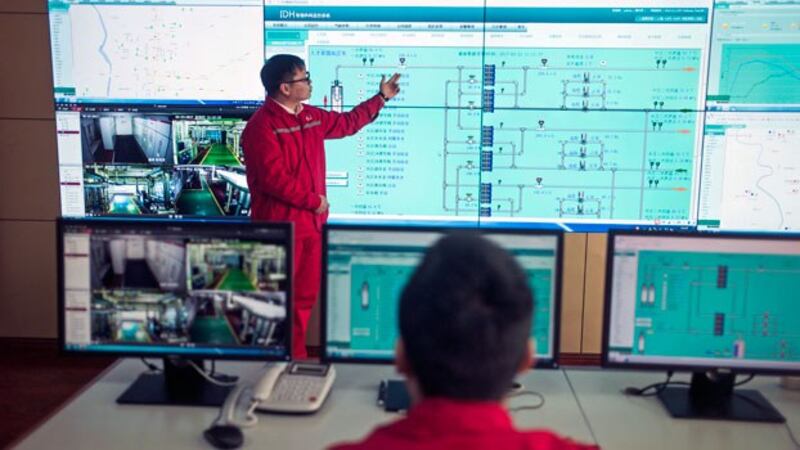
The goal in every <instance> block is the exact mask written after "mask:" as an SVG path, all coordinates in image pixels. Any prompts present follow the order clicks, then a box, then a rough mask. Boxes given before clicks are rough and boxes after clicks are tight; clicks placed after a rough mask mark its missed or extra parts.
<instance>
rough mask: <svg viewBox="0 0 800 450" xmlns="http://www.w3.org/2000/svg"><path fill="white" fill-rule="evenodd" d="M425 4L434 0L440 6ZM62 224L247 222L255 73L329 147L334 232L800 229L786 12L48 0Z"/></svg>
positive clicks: (747, 7) (751, 6) (793, 75)
mask: <svg viewBox="0 0 800 450" xmlns="http://www.w3.org/2000/svg"><path fill="white" fill-rule="evenodd" d="M442 3H443V5H442ZM49 6H50V24H51V39H52V52H53V53H52V57H53V68H54V83H55V86H54V95H55V101H56V108H57V112H56V116H57V129H58V149H59V165H60V180H61V204H62V213H63V214H64V215H68V216H84V215H109V214H111V215H115V214H126V215H127V214H133V215H148V214H150V215H152V214H155V215H170V216H174V217H192V216H231V217H234V216H244V215H247V214H248V213H249V208H250V195H249V191H248V189H247V184H246V182H245V177H244V165H245V164H246V163H247V162H246V161H245V160H244V156H243V153H242V150H241V145H240V139H239V138H240V136H241V132H242V130H243V129H244V126H245V125H246V122H247V119H248V117H249V116H250V114H252V112H253V111H255V109H257V108H258V107H259V106H260V104H261V103H262V102H263V99H264V92H263V88H262V87H261V83H260V80H259V76H258V73H259V70H260V68H261V65H262V64H263V62H264V59H265V58H269V57H270V56H272V55H273V54H277V53H292V54H296V55H298V56H300V57H302V58H303V59H305V60H306V62H307V65H308V70H309V72H310V73H311V75H312V80H313V87H314V90H313V95H312V97H311V98H310V99H309V103H310V104H312V105H315V106H318V107H321V108H325V109H329V110H334V111H346V110H348V109H349V108H351V107H352V106H354V105H356V104H358V103H359V102H360V101H362V100H365V99H367V98H369V97H370V96H372V95H374V94H375V93H376V92H377V89H378V82H379V80H380V78H381V76H382V75H388V74H391V73H394V72H398V73H400V74H401V75H402V77H401V79H400V83H401V93H400V95H399V96H398V97H396V98H395V99H393V100H392V101H390V102H389V103H388V104H387V106H386V107H385V108H384V110H383V111H382V112H381V114H380V116H379V117H378V119H377V120H376V121H375V122H373V123H372V124H370V125H369V126H367V127H366V128H365V129H364V130H363V131H362V132H360V133H359V134H357V135H355V136H353V137H350V138H346V139H342V140H336V141H328V142H327V145H326V147H327V158H328V164H327V170H328V172H327V189H328V195H329V198H330V202H331V212H332V216H331V219H332V220H334V221H336V220H340V221H401V222H403V223H409V222H430V221H436V222H478V223H481V224H490V225H496V224H504V225H516V226H530V227H540V226H544V227H560V228H564V229H567V230H596V229H606V228H608V227H638V226H645V227H649V226H659V227H660V226H666V227H677V228H689V229H695V228H696V229H700V230H748V231H788V232H791V231H795V232H796V231H798V229H800V136H799V135H798V133H800V72H798V67H800V29H798V27H799V26H800V4H797V3H796V2H788V1H787V2H781V1H770V2H765V1H759V0H752V1H736V2H722V1H717V2H716V3H714V2H713V1H712V0H669V1H667V0H662V1H652V0H647V1H631V0H623V1H614V2H611V1H605V0H601V1H597V0H591V1H590V0H566V1H559V2H556V1H539V0H535V1H530V0H528V1H521V0H455V1H448V2H432V1H430V0H424V1H423V0H404V1H394V0H385V1H380V0H372V1H356V0H351V1H347V0H345V1H341V0H336V1H334V0H308V1H304V0H215V1H213V2H211V1H207V0H174V1H167V0H142V1H135V2H134V1H130V0H127V1H114V0H72V1H68V0H50V1H49Z"/></svg>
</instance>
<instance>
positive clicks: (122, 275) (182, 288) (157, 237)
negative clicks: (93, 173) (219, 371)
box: [58, 218, 293, 405]
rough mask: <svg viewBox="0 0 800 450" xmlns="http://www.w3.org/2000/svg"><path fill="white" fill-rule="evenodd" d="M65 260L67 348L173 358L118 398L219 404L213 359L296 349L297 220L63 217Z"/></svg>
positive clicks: (61, 279) (62, 322)
mask: <svg viewBox="0 0 800 450" xmlns="http://www.w3.org/2000/svg"><path fill="white" fill-rule="evenodd" d="M58 262H59V264H58V265H59V270H58V275H59V276H58V283H59V288H58V292H59V303H58V311H59V340H60V343H59V345H60V347H61V349H62V350H64V351H65V352H68V353H76V354H94V355H100V354H103V355H114V356H120V357H134V356H135V357H161V358H163V359H164V369H163V371H162V373H145V374H143V375H142V376H140V377H139V379H138V380H137V381H136V382H135V383H134V384H133V385H132V386H131V388H130V389H129V390H128V391H126V392H125V393H124V394H123V395H122V396H121V397H120V398H119V399H118V402H120V403H148V404H149V403H165V404H170V403H174V404H184V405H192V404H201V405H218V404H221V403H222V401H223V400H224V399H225V396H226V395H227V391H228V390H229V388H227V387H222V386H218V385H217V384H215V383H211V382H208V381H206V379H205V378H204V377H202V376H201V374H200V373H199V372H200V370H203V367H204V366H203V359H248V360H260V361H265V360H278V361H287V360H289V359H290V355H291V332H290V326H291V323H292V321H291V317H292V308H291V297H292V277H291V275H292V267H293V266H292V226H291V224H289V223H250V222H249V221H248V222H238V223H237V222H199V221H182V222H175V221H167V220H141V219H139V220H131V219H128V220H121V219H113V220H112V219H63V218H62V219H60V220H59V221H58ZM192 366H194V367H192ZM198 369H199V370H198ZM220 384H224V383H220ZM229 384H230V383H229Z"/></svg>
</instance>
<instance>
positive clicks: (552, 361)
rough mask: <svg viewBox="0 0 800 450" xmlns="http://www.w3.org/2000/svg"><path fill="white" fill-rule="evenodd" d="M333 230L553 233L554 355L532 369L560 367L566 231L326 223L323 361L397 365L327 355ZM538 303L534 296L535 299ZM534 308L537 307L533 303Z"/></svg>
mask: <svg viewBox="0 0 800 450" xmlns="http://www.w3.org/2000/svg"><path fill="white" fill-rule="evenodd" d="M330 231H365V232H366V231H386V232H393V231H399V232H419V233H426V232H427V233H442V234H443V235H444V234H447V233H449V232H453V231H474V232H477V233H480V234H481V235H485V234H506V235H534V236H552V237H555V238H556V254H555V256H556V264H555V273H554V280H555V282H554V288H553V308H552V314H553V337H552V349H553V354H552V356H551V357H550V358H539V357H534V361H533V365H532V366H531V368H533V367H536V368H544V369H558V368H559V360H560V357H561V355H560V348H561V347H560V344H561V342H560V337H561V285H562V282H561V281H562V280H561V277H562V266H563V261H564V259H563V246H564V233H563V231H561V230H543V229H528V228H516V229H514V228H494V227H458V226H437V227H432V226H397V225H385V226H380V225H364V224H330V223H328V224H325V227H324V229H323V232H322V242H323V244H322V272H321V273H322V276H321V277H320V282H321V288H320V360H321V361H322V362H324V363H328V364H330V363H346V364H384V365H385V364H395V360H394V358H391V359H389V358H363V357H352V358H345V357H341V356H335V355H334V356H331V355H329V354H328V306H327V299H328V292H327V284H328V283H327V279H328V252H327V249H328V234H329V232H330ZM534 302H535V299H534ZM534 311H535V306H534Z"/></svg>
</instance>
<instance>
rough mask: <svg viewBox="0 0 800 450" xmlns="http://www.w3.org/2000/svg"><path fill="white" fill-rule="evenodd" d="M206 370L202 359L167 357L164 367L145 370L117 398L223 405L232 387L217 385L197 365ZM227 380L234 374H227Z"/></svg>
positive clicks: (140, 402)
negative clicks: (203, 374) (203, 375)
mask: <svg viewBox="0 0 800 450" xmlns="http://www.w3.org/2000/svg"><path fill="white" fill-rule="evenodd" d="M189 361H192V362H194V363H195V364H196V365H197V367H200V368H201V369H204V368H205V366H204V365H203V360H202V359H183V358H172V357H171V358H164V370H163V371H162V372H158V373H143V374H141V375H139V377H138V378H137V379H136V381H134V382H133V384H131V385H130V387H129V388H128V389H127V390H126V391H125V392H123V393H122V395H120V396H119V398H117V403H119V404H123V405H175V406H221V405H222V403H223V402H225V398H226V397H227V396H228V393H229V392H230V391H231V389H232V388H233V387H232V386H218V385H216V384H213V383H210V382H209V381H207V380H206V379H205V378H203V377H202V376H201V375H200V374H199V373H197V370H195V368H194V367H192V366H191V365H190V364H189ZM220 381H222V380H220ZM224 381H225V382H231V381H235V377H229V376H226V377H225V380H224Z"/></svg>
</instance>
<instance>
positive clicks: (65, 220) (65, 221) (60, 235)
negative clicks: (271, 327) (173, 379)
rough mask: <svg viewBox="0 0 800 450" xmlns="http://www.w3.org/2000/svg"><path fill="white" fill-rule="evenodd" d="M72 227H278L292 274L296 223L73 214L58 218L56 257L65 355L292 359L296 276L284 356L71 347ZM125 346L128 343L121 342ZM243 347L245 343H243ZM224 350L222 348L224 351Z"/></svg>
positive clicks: (290, 289)
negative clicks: (67, 260)
mask: <svg viewBox="0 0 800 450" xmlns="http://www.w3.org/2000/svg"><path fill="white" fill-rule="evenodd" d="M68 226H86V227H93V226H108V227H113V226H120V227H123V226H124V227H132V228H138V229H147V228H159V229H160V228H164V227H169V226H174V227H184V228H194V229H205V230H208V229H212V230H213V229H214V228H231V229H233V228H235V229H236V230H237V231H245V232H247V231H250V230H256V229H263V228H265V227H269V228H274V229H276V230H280V231H283V232H284V233H285V236H286V244H287V250H288V251H287V255H286V256H287V258H286V263H287V270H289V271H290V273H291V274H293V272H294V225H293V224H292V223H291V222H251V221H246V222H245V221H242V222H233V221H218V220H180V221H176V220H169V219H165V218H158V219H157V218H146V219H145V218H140V219H119V218H105V217H104V218H97V217H96V218H92V219H87V218H72V217H58V219H57V220H56V259H57V260H58V261H57V265H58V268H57V275H56V276H57V289H58V293H57V296H58V301H57V308H58V311H57V314H58V349H59V352H60V353H61V354H64V355H70V356H90V357H92V356H93V357H98V356H107V357H120V358H127V357H131V358H172V357H177V358H185V359H194V360H198V359H209V360H235V361H291V358H292V338H293V333H292V329H293V327H294V301H293V300H294V299H293V298H292V296H293V292H294V276H290V277H288V280H287V285H286V286H287V293H288V295H287V296H286V297H287V298H286V307H287V311H286V323H287V332H286V334H287V336H286V351H285V353H284V354H283V355H270V354H258V355H241V354H239V355H231V354H226V352H225V350H224V348H223V349H221V347H208V351H197V349H198V347H194V349H195V351H192V352H191V353H185V352H180V351H177V350H179V349H180V348H181V347H177V346H170V345H169V344H161V345H162V346H163V347H164V348H165V350H164V351H150V352H146V351H142V352H138V351H133V350H131V351H128V350H125V351H122V350H90V349H76V348H68V347H67V345H66V324H65V318H66V316H65V313H64V300H65V299H64V231H65V228H66V227H68ZM220 236H221V237H225V235H224V231H223V230H221V231H220ZM120 345H124V344H120ZM170 347H174V348H175V349H176V351H170ZM239 347H241V346H239ZM220 349H221V350H220Z"/></svg>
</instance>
